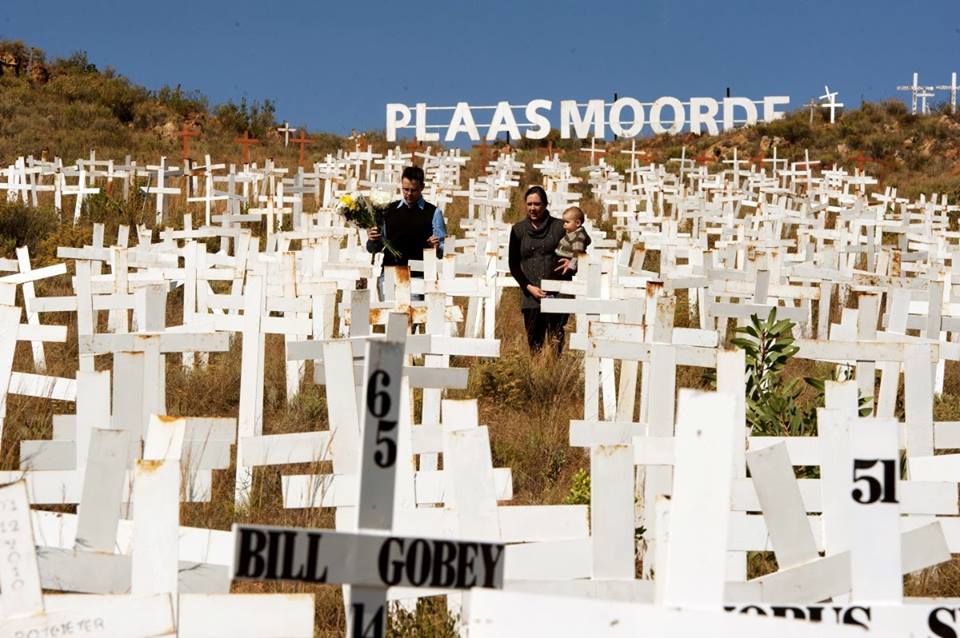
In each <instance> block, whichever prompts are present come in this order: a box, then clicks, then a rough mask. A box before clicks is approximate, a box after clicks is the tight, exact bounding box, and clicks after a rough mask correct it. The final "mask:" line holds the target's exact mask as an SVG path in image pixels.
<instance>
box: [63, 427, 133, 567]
mask: <svg viewBox="0 0 960 638" xmlns="http://www.w3.org/2000/svg"><path fill="white" fill-rule="evenodd" d="M129 458H130V437H129V435H128V433H127V432H124V431H122V430H104V429H99V428H95V429H94V430H93V431H92V432H91V435H90V451H89V453H88V456H87V467H86V471H85V472H84V473H83V492H82V493H81V496H80V504H79V506H78V508H77V514H78V516H77V536H76V538H77V540H76V542H77V547H78V548H79V549H89V550H93V551H101V552H108V553H109V552H112V551H113V548H114V546H115V544H116V540H117V525H118V524H119V522H120V510H121V499H122V498H123V483H124V479H125V478H126V470H127V465H128V461H129Z"/></svg>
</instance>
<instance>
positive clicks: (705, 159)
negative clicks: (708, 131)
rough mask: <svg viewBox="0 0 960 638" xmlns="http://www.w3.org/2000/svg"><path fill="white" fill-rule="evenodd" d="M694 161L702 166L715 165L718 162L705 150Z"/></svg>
mask: <svg viewBox="0 0 960 638" xmlns="http://www.w3.org/2000/svg"><path fill="white" fill-rule="evenodd" d="M693 160H694V161H695V162H696V163H697V164H701V165H705V164H713V163H714V162H715V161H716V160H714V159H713V157H711V156H710V155H709V154H708V153H707V151H706V150H704V151H703V152H702V153H700V154H699V155H697V156H696V157H694V158H693Z"/></svg>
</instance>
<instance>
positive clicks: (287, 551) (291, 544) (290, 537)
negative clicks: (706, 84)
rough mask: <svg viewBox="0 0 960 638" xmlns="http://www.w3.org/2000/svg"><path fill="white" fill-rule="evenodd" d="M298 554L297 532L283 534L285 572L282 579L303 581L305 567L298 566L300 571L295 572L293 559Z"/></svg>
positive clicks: (288, 531)
mask: <svg viewBox="0 0 960 638" xmlns="http://www.w3.org/2000/svg"><path fill="white" fill-rule="evenodd" d="M296 554H297V532H295V531H292V530H286V531H284V532H283V570H282V571H281V572H280V578H282V579H284V580H303V578H304V572H305V571H306V570H305V569H304V565H303V564H302V563H301V564H300V565H297V567H299V569H298V570H297V572H296V573H294V572H293V569H294V565H293V559H294V558H295V557H296Z"/></svg>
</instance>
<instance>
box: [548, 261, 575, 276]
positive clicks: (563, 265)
mask: <svg viewBox="0 0 960 638" xmlns="http://www.w3.org/2000/svg"><path fill="white" fill-rule="evenodd" d="M557 263H558V264H560V265H559V266H557V267H556V268H554V269H553V272H559V273H561V274H564V275H565V274H567V271H568V270H572V268H570V260H569V259H561V260H560V261H558V262H557Z"/></svg>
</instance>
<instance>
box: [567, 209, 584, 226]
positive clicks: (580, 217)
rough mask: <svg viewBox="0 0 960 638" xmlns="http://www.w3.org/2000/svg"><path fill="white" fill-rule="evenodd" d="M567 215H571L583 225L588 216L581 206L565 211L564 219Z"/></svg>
mask: <svg viewBox="0 0 960 638" xmlns="http://www.w3.org/2000/svg"><path fill="white" fill-rule="evenodd" d="M567 213H570V214H571V215H572V216H573V218H574V219H575V220H576V221H578V222H580V223H581V224H582V223H583V221H584V219H586V215H584V214H583V209H582V208H580V207H579V206H571V207H570V208H568V209H567V210H565V211H563V215H564V217H566V215H567Z"/></svg>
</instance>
